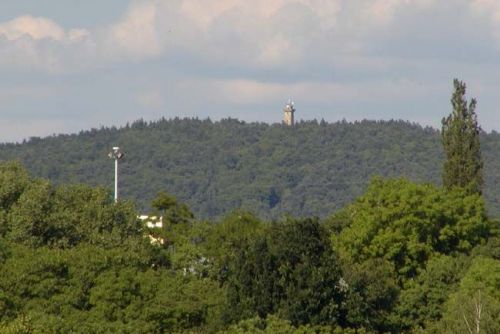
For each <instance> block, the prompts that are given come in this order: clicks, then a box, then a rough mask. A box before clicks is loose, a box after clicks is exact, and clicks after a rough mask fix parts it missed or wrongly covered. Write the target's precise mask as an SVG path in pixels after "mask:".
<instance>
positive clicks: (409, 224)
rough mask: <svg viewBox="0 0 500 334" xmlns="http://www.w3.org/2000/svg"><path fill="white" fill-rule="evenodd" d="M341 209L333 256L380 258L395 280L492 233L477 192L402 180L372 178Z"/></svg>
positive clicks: (357, 259) (356, 259) (465, 249)
mask: <svg viewBox="0 0 500 334" xmlns="http://www.w3.org/2000/svg"><path fill="white" fill-rule="evenodd" d="M346 210H347V211H348V214H347V215H346V214H345V213H343V214H342V216H343V217H344V218H346V219H348V220H349V221H348V222H347V223H345V224H344V225H345V226H347V227H345V228H343V229H342V232H340V234H339V235H338V236H335V235H334V236H333V241H334V246H335V247H336V248H337V249H338V251H339V254H340V255H341V256H342V257H343V258H345V259H346V260H345V261H351V262H354V263H360V262H363V261H365V260H367V259H375V258H382V259H385V260H387V261H389V262H391V263H392V264H393V266H394V268H395V270H396V272H397V273H398V277H399V280H400V282H402V281H404V280H406V279H407V278H411V277H415V276H416V275H417V273H418V271H419V270H420V269H423V268H424V267H425V265H426V262H427V261H428V260H429V259H430V258H431V257H432V256H433V255H435V254H453V253H456V252H463V253H467V252H470V251H471V250H472V248H473V247H474V246H475V245H478V244H480V243H481V242H484V241H485V240H486V238H487V237H488V236H489V235H490V233H491V229H492V223H491V222H490V221H489V220H488V219H487V216H486V211H485V208H484V202H483V199H482V197H481V196H479V195H478V194H469V195H467V194H465V193H464V191H463V190H461V189H454V190H452V191H445V190H444V189H442V188H438V187H436V186H434V185H431V184H416V183H412V182H410V181H408V180H405V179H395V180H383V179H380V178H376V179H374V180H373V181H372V183H371V184H370V186H369V187H368V190H367V192H366V193H365V194H364V195H363V196H361V197H359V198H358V199H357V200H356V202H355V203H354V204H352V205H350V206H349V207H348V208H346Z"/></svg>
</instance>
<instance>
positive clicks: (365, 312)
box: [342, 259, 400, 333]
mask: <svg viewBox="0 0 500 334" xmlns="http://www.w3.org/2000/svg"><path fill="white" fill-rule="evenodd" d="M342 268H343V271H344V275H343V279H344V281H345V284H346V286H347V297H346V300H345V306H344V307H345V309H346V313H347V322H348V324H349V326H350V327H353V328H367V329H372V330H374V331H377V332H380V333H385V332H389V331H390V330H392V329H394V328H397V326H396V323H394V321H392V320H391V315H392V313H391V312H392V310H393V307H394V305H395V304H396V301H397V298H398V295H399V291H400V289H399V287H398V285H397V280H396V275H395V273H394V268H393V266H392V265H391V264H390V263H389V262H388V261H385V260H382V259H370V260H367V261H364V262H362V263H353V262H346V263H344V265H343V267H342Z"/></svg>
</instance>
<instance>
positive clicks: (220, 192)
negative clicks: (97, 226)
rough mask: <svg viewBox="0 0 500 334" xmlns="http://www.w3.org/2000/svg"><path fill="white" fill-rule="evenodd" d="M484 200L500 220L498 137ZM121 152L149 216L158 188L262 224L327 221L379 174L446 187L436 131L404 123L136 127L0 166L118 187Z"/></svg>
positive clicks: (34, 149) (488, 156)
mask: <svg viewBox="0 0 500 334" xmlns="http://www.w3.org/2000/svg"><path fill="white" fill-rule="evenodd" d="M481 140H482V151H483V156H484V159H485V179H486V182H485V184H486V189H485V197H486V199H487V202H488V203H487V204H488V208H489V210H490V213H491V214H493V215H497V214H499V213H500V190H499V189H498V187H497V186H496V185H497V184H498V183H499V182H500V172H499V171H500V158H499V155H498V154H497V152H499V150H500V135H499V134H497V133H496V132H493V133H490V134H483V135H482V138H481ZM115 145H119V146H120V147H122V148H123V151H124V152H125V154H126V158H125V159H124V160H123V162H122V163H121V170H120V175H121V185H120V186H121V194H122V195H123V198H127V199H133V200H134V201H136V202H137V203H138V204H139V206H140V207H142V209H143V210H147V209H148V207H149V203H150V200H151V199H152V198H153V197H154V196H155V195H156V193H157V192H158V191H167V192H168V193H171V194H173V195H175V196H177V197H178V198H179V199H180V200H181V201H184V202H186V203H188V205H189V206H190V207H191V208H192V209H193V211H194V212H195V213H196V214H197V215H198V216H199V217H201V218H213V217H218V216H221V215H223V214H225V213H227V212H229V211H231V210H234V209H238V208H241V209H246V210H251V211H254V212H255V213H257V214H258V215H260V216H262V217H265V218H276V217H279V216H282V215H284V214H291V215H295V216H313V215H316V216H326V215H328V214H330V213H332V212H334V211H335V210H336V209H338V208H341V207H343V206H344V205H345V204H347V203H349V202H350V201H352V200H353V199H354V198H355V197H356V196H358V195H360V194H361V193H362V192H363V191H364V190H365V188H366V186H367V184H368V182H369V180H370V179H371V178H372V177H373V176H377V175H378V176H383V177H400V176H403V177H407V178H409V179H411V180H413V181H417V182H432V183H435V184H440V182H441V181H440V180H441V167H442V161H443V152H442V148H441V143H440V137H439V131H437V130H436V129H433V128H430V127H422V126H420V125H418V124H415V123H409V122H406V121H396V120H390V121H367V120H363V121H358V122H353V123H350V122H346V121H340V122H336V123H327V122H324V121H321V122H318V121H300V122H297V123H296V125H295V126H294V127H293V128H290V127H286V126H283V125H281V124H266V123H246V122H242V121H238V120H235V119H224V120H221V121H216V122H213V121H211V120H209V119H207V120H199V119H179V118H175V119H170V120H166V119H161V120H158V121H154V122H145V121H143V120H139V121H136V122H133V123H132V124H127V125H126V126H124V127H121V128H116V127H111V128H101V129H92V130H89V131H81V132H80V133H78V134H72V135H57V136H52V137H46V138H32V139H30V140H27V141H25V142H23V143H18V144H1V145H0V159H1V160H19V161H21V162H22V163H23V164H24V165H25V166H26V167H27V168H28V170H30V172H31V173H32V174H33V175H35V176H38V177H45V178H48V179H50V180H51V181H53V182H55V183H66V182H78V183H86V184H90V185H104V186H106V187H109V188H110V189H111V188H112V183H113V164H112V162H111V161H109V159H108V157H107V153H108V151H109V150H110V148H111V147H112V146H115Z"/></svg>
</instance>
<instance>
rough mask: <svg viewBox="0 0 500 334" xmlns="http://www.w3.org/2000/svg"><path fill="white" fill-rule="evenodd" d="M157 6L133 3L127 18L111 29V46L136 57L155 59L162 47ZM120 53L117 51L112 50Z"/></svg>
mask: <svg viewBox="0 0 500 334" xmlns="http://www.w3.org/2000/svg"><path fill="white" fill-rule="evenodd" d="M157 16H158V13H157V6H156V5H155V4H154V3H150V2H137V3H133V4H132V5H131V6H130V8H129V10H128V12H127V14H126V15H125V17H124V18H123V19H122V20H121V21H119V22H118V23H116V24H113V25H111V26H110V27H109V34H110V41H111V45H112V46H114V47H117V48H118V49H119V51H125V52H126V54H128V55H130V56H132V57H136V58H143V57H154V56H158V55H159V54H160V53H161V49H162V46H161V45H160V41H159V39H158V32H157V25H156V21H157ZM110 52H111V53H115V54H116V53H118V52H117V50H110Z"/></svg>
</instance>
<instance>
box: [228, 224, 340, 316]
mask: <svg viewBox="0 0 500 334" xmlns="http://www.w3.org/2000/svg"><path fill="white" fill-rule="evenodd" d="M229 270H230V273H229V275H230V277H229V280H228V283H227V288H228V303H229V308H228V313H229V316H230V320H232V321H234V320H241V319H245V318H249V317H253V316H255V315H258V316H260V317H266V316H267V315H268V314H274V313H276V314H277V315H279V316H280V317H282V318H284V319H287V320H290V321H291V322H292V324H294V325H301V324H314V325H316V324H326V325H335V324H338V323H341V322H342V321H343V319H342V312H341V308H340V304H341V302H342V300H343V298H344V286H343V284H342V280H341V279H340V268H339V266H338V263H337V259H336V256H335V254H334V253H333V251H332V249H331V247H330V244H329V240H328V236H327V234H326V233H325V230H324V228H323V227H322V226H321V225H320V224H319V222H318V221H317V220H315V219H302V220H288V221H286V222H284V223H281V224H274V225H272V226H271V227H270V228H269V231H268V232H267V233H266V234H265V235H264V236H263V237H260V238H258V239H257V240H255V242H254V243H252V244H251V245H250V247H247V248H244V249H241V250H240V252H239V256H237V257H236V258H235V261H234V263H232V264H231V265H230V267H229Z"/></svg>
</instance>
